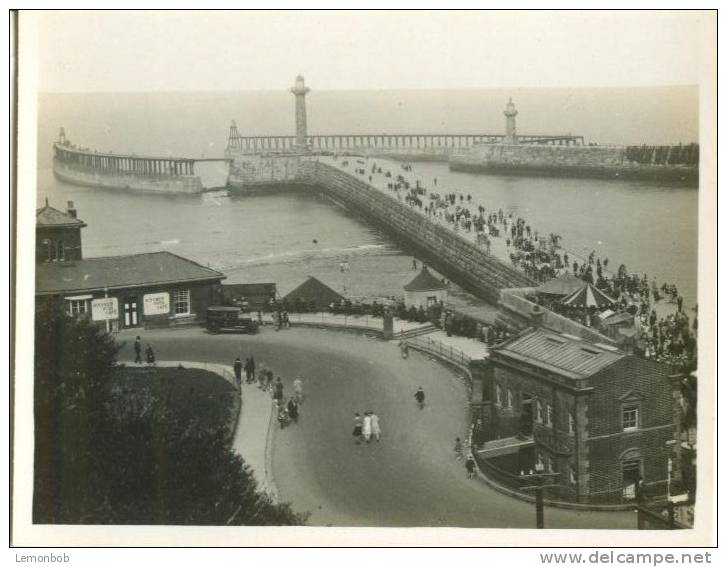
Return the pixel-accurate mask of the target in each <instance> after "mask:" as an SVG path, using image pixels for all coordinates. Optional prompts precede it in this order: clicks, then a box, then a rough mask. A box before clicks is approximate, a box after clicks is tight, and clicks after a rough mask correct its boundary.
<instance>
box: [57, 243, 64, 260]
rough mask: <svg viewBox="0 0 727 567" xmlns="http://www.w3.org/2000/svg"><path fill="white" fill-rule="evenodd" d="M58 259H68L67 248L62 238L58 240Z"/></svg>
mask: <svg viewBox="0 0 727 567" xmlns="http://www.w3.org/2000/svg"><path fill="white" fill-rule="evenodd" d="M58 259H59V260H61V261H62V260H65V259H66V248H65V246H64V245H63V241H62V240H59V241H58Z"/></svg>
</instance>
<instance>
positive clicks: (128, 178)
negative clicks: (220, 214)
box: [53, 160, 204, 194]
mask: <svg viewBox="0 0 727 567" xmlns="http://www.w3.org/2000/svg"><path fill="white" fill-rule="evenodd" d="M53 173H55V176H56V177H57V178H58V179H60V180H62V181H66V182H68V183H73V184H74V185H83V186H88V187H105V188H107V189H131V190H133V191H145V192H149V193H190V194H192V193H202V192H203V191H204V188H203V187H202V180H201V179H200V178H199V177H196V176H172V175H139V174H132V173H118V172H114V173H111V172H105V171H101V170H96V169H87V168H77V167H70V166H68V165H67V164H64V163H62V162H60V161H58V160H54V161H53Z"/></svg>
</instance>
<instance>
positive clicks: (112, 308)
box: [35, 201, 226, 331]
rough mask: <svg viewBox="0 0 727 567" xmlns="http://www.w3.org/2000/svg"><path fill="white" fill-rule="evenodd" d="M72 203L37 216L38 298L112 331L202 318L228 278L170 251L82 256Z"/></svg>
mask: <svg viewBox="0 0 727 567" xmlns="http://www.w3.org/2000/svg"><path fill="white" fill-rule="evenodd" d="M85 226H86V223H84V222H83V221H82V220H80V219H78V218H77V216H76V210H75V208H74V207H73V203H72V202H69V203H68V210H67V211H66V212H65V213H64V212H61V211H59V210H57V209H54V208H53V207H50V206H49V205H48V203H47V201H46V204H45V206H44V207H43V208H42V209H39V210H38V211H37V212H36V241H37V244H36V267H35V296H36V301H37V302H38V303H39V305H40V306H41V307H44V306H45V307H47V306H50V305H53V304H56V305H60V307H61V308H62V309H63V310H64V311H66V312H67V313H69V314H70V315H73V316H76V317H86V318H89V319H91V320H93V321H97V322H99V323H101V324H105V325H106V326H107V328H108V330H110V331H116V330H119V329H123V328H129V327H140V326H168V325H178V324H183V323H192V322H196V321H197V320H199V319H204V315H205V313H206V309H207V306H208V305H210V304H211V303H214V302H215V300H216V299H217V296H216V289H217V287H218V286H219V284H220V282H221V281H222V280H223V279H225V277H226V276H225V275H224V274H223V273H221V272H218V271H217V270H213V269H211V268H208V267H205V266H202V265H200V264H198V263H196V262H193V261H192V260H188V259H187V258H183V257H181V256H178V255H176V254H173V253H171V252H166V251H160V252H150V253H144V254H130V255H125V256H108V257H101V258H83V250H82V247H81V229H82V228H83V227H85Z"/></svg>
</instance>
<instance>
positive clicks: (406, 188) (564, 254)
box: [357, 160, 696, 366]
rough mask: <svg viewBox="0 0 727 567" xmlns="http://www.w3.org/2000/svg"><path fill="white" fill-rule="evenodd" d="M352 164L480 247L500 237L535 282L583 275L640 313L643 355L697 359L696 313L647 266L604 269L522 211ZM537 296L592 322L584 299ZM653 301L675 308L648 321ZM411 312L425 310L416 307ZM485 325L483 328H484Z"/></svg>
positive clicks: (620, 307)
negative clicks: (575, 302) (640, 271)
mask: <svg viewBox="0 0 727 567" xmlns="http://www.w3.org/2000/svg"><path fill="white" fill-rule="evenodd" d="M359 163H361V160H359ZM364 163H365V162H364ZM401 168H402V170H404V171H406V172H412V167H411V164H406V163H405V164H402V165H401ZM357 170H358V173H360V174H362V175H364V174H366V173H367V172H368V173H369V181H372V180H373V176H375V175H383V176H384V177H385V178H386V188H387V190H388V191H389V192H391V193H393V194H394V195H395V198H397V199H398V200H399V201H401V202H403V203H406V204H407V205H408V206H409V207H411V208H413V209H415V210H418V211H419V212H420V213H421V214H423V215H425V216H426V217H427V218H428V219H429V220H431V221H433V222H437V223H440V224H443V225H445V226H447V227H448V228H450V229H451V230H453V231H454V232H456V233H459V234H460V235H462V236H463V237H465V238H469V239H470V240H471V241H472V242H473V243H474V244H475V245H477V246H479V247H481V248H482V249H484V250H485V251H486V252H487V253H491V252H492V247H493V245H494V243H495V240H494V239H501V240H502V241H503V243H504V247H502V245H500V254H501V255H502V253H503V251H504V252H505V254H506V258H507V259H509V260H510V262H511V263H512V265H513V266H514V267H516V268H518V269H520V270H522V271H523V273H525V274H526V275H527V276H529V277H530V278H532V279H533V280H535V281H537V282H541V283H544V282H546V281H548V280H550V279H552V278H554V277H558V276H561V275H565V274H572V275H573V276H576V277H578V278H580V279H582V280H583V282H584V284H586V283H589V284H591V285H593V286H594V287H596V288H597V289H599V290H600V291H603V292H604V293H605V294H606V295H608V296H609V297H610V298H611V299H612V300H613V303H612V305H610V306H609V307H608V308H609V309H610V310H612V311H614V312H615V313H622V312H628V313H629V314H631V315H634V316H635V317H637V318H639V319H640V320H641V322H642V326H641V329H642V331H643V332H641V333H640V334H639V335H638V336H637V337H636V339H637V350H639V351H640V352H641V353H642V354H643V355H644V356H646V357H648V358H652V359H656V360H659V361H664V362H669V363H671V364H677V365H679V366H684V365H687V366H688V365H689V364H691V363H692V362H693V361H694V360H695V359H696V337H695V335H696V316H695V317H694V319H693V321H692V322H690V318H689V316H688V315H687V314H686V313H685V311H684V305H683V303H684V299H683V297H682V296H681V295H680V294H679V291H678V289H677V286H676V285H675V284H669V283H664V284H662V285H661V286H657V283H656V281H655V280H652V281H651V284H650V283H649V279H648V277H647V275H646V274H644V275H642V276H640V275H637V274H633V273H629V272H628V271H627V268H626V266H625V265H624V264H621V265H619V266H618V269H617V270H616V271H615V272H611V271H609V258H607V257H603V258H601V257H600V256H598V255H597V253H596V251H595V250H592V251H591V252H590V253H589V254H588V255H587V256H585V257H580V256H578V255H576V254H574V253H572V252H569V251H568V250H566V249H565V248H563V246H562V242H561V240H562V238H561V236H560V235H558V234H555V233H549V234H541V233H539V232H538V230H536V229H535V228H534V227H532V226H531V225H530V223H529V222H528V221H527V219H525V218H522V217H520V216H517V217H515V216H514V215H513V213H512V212H506V211H503V210H502V209H501V208H500V209H497V210H494V209H487V208H486V207H485V206H483V205H482V204H480V203H477V202H475V200H474V199H473V197H472V195H470V194H464V193H462V192H457V191H449V192H442V191H441V190H438V191H428V189H427V187H425V186H424V184H423V183H422V181H421V180H419V179H413V180H410V179H407V178H406V177H405V176H404V175H402V174H394V173H392V171H391V170H384V169H383V168H382V167H381V166H380V165H378V164H377V163H375V162H373V163H372V164H371V166H370V168H369V169H368V170H367V168H366V167H363V165H360V166H359V167H358V168H357ZM433 184H434V187H437V183H436V180H433ZM503 259H505V258H503ZM531 299H532V298H531ZM537 301H538V303H540V304H541V305H544V306H545V307H546V308H548V309H551V310H553V311H555V312H557V313H559V314H561V315H563V316H565V317H567V318H569V319H572V320H574V321H576V322H578V323H580V324H582V325H586V326H596V324H597V323H598V321H597V318H596V316H597V315H598V313H599V311H603V309H602V310H598V309H593V308H591V307H586V306H566V305H563V304H561V303H560V302H559V301H558V300H553V299H550V300H548V299H544V298H542V297H539V298H537ZM660 301H668V302H669V303H673V304H675V306H676V308H677V309H676V313H673V314H670V315H667V316H664V317H661V318H659V319H658V321H655V322H652V318H653V316H652V312H654V310H653V306H654V304H655V303H658V302H660ZM412 315H414V316H417V315H418V316H419V317H424V314H423V313H416V314H412ZM492 332H494V333H498V332H499V333H501V334H504V333H506V332H507V331H506V330H498V329H492ZM487 333H488V331H486V330H485V331H484V334H487ZM478 334H479V333H478ZM502 338H506V337H495V340H494V342H499V340H501V339H502ZM486 342H488V343H489V342H490V341H489V340H486Z"/></svg>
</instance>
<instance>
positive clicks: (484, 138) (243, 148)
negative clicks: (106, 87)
mask: <svg viewBox="0 0 727 567" xmlns="http://www.w3.org/2000/svg"><path fill="white" fill-rule="evenodd" d="M504 139H505V136H504V135H503V134H329V135H315V136H308V137H307V138H306V148H305V149H309V150H313V151H345V150H354V149H374V150H376V149H379V150H385V151H391V150H413V149H419V150H426V149H433V148H437V149H441V148H449V149H457V148H468V147H471V146H474V145H477V144H496V143H502V142H503V141H504ZM296 142H297V138H296V137H295V136H240V135H239V134H236V133H231V134H230V136H229V138H228V141H227V152H228V153H229V154H235V153H241V154H250V153H257V152H276V151H278V152H290V151H295V150H300V149H301V148H300V147H299V146H297V143H296ZM517 142H518V143H520V144H548V145H567V146H576V145H583V136H572V135H570V134H554V135H550V134H542V135H541V134H537V135H521V136H518V139H517Z"/></svg>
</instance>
